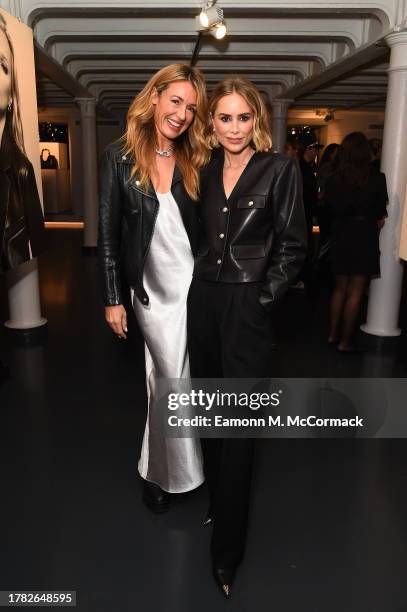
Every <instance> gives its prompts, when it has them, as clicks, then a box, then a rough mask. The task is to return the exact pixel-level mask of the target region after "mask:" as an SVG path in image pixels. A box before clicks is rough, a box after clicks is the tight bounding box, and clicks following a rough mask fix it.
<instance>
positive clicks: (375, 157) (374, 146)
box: [369, 138, 382, 172]
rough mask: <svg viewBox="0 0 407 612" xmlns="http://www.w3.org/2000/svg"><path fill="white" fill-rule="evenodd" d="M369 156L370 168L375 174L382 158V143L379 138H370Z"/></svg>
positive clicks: (378, 170)
mask: <svg viewBox="0 0 407 612" xmlns="http://www.w3.org/2000/svg"><path fill="white" fill-rule="evenodd" d="M369 147H370V154H371V160H372V166H373V168H374V169H375V170H376V172H380V164H381V157H382V141H381V140H380V138H371V139H370V140H369Z"/></svg>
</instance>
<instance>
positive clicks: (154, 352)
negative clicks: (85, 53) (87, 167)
mask: <svg viewBox="0 0 407 612" xmlns="http://www.w3.org/2000/svg"><path fill="white" fill-rule="evenodd" d="M206 121H207V102H206V93H205V82H204V78H203V75H202V74H201V72H200V71H199V70H198V69H197V68H194V67H191V66H187V65H184V64H172V65H170V66H166V67H165V68H162V69H161V70H159V71H158V72H157V73H156V74H154V75H153V77H152V78H151V79H150V80H149V81H148V83H147V84H146V86H145V87H144V89H143V90H142V91H141V92H140V93H139V94H138V95H137V96H136V98H135V99H134V101H133V103H132V104H131V106H130V108H129V111H128V115H127V129H126V133H125V134H124V136H123V138H122V139H121V141H120V142H118V143H114V144H112V145H110V146H109V147H108V148H107V149H106V151H105V152H104V155H103V158H102V163H101V172H100V216H99V242H98V251H99V262H100V269H101V272H102V279H103V288H104V302H105V315H106V320H107V322H108V324H109V325H110V327H111V328H112V330H113V331H114V333H115V334H116V335H117V337H118V338H122V339H125V338H126V336H127V315H126V310H125V307H124V305H123V303H124V301H125V300H124V298H125V295H124V292H125V286H123V284H122V282H123V281H122V273H123V276H124V279H125V285H126V286H127V287H129V288H130V294H131V300H132V304H133V308H134V312H135V314H136V317H137V321H138V324H139V327H140V330H141V332H142V334H143V337H144V341H145V366H146V382H147V394H148V416H147V424H146V428H145V432H144V439H143V444H142V450H141V457H140V460H139V464H138V468H139V472H140V475H141V477H142V478H143V479H144V490H143V499H144V502H145V503H146V505H147V506H148V507H149V508H150V510H152V511H153V512H165V511H166V510H168V507H169V500H170V497H169V493H182V492H186V491H190V490H192V489H194V488H196V487H198V486H199V485H200V484H201V483H202V482H203V479H204V478H203V471H202V461H201V449H200V444H199V440H196V439H192V438H179V439H175V438H173V439H169V438H165V436H164V433H163V431H162V428H161V427H160V410H159V406H158V405H157V404H158V397H157V379H158V378H165V379H180V378H182V379H185V378H189V360H188V352H187V341H186V299H187V294H188V289H189V285H190V283H191V279H192V270H193V253H194V252H195V250H196V244H197V240H198V207H197V203H196V200H197V198H198V193H199V170H200V168H201V167H202V166H203V165H204V164H205V163H206V162H207V160H208V157H209V149H208V147H207V145H206V144H205V140H204V128H205V126H206ZM161 418H162V415H161Z"/></svg>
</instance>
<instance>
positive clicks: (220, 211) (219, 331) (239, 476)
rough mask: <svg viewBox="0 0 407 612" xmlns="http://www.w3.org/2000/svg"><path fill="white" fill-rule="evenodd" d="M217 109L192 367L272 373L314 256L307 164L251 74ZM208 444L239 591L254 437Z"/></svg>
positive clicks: (206, 180)
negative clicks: (283, 305)
mask: <svg viewBox="0 0 407 612" xmlns="http://www.w3.org/2000/svg"><path fill="white" fill-rule="evenodd" d="M209 109H210V116H211V123H210V126H209V129H208V132H207V139H208V144H209V145H210V146H211V148H212V149H215V151H216V152H214V154H213V156H212V160H211V162H210V163H209V164H208V166H207V167H206V168H205V170H204V171H203V172H202V182H201V217H202V226H203V235H202V239H201V243H200V246H199V249H198V254H197V258H196V262H195V268H194V274H193V281H192V284H191V288H190V292H189V296H188V348H189V355H190V364H191V375H192V376H193V377H196V378H257V379H259V378H266V379H268V378H269V377H270V375H271V372H270V366H271V365H272V354H271V346H272V330H271V325H272V321H273V311H274V309H275V307H276V305H277V304H278V303H280V301H281V299H282V297H283V295H284V293H285V291H286V290H287V288H288V287H289V285H290V284H291V283H292V282H293V281H294V279H295V277H296V275H297V273H298V272H299V270H300V269H301V265H302V262H303V260H304V258H305V244H306V227H305V219H304V210H303V204H302V199H301V178H300V174H299V168H298V164H297V162H296V161H295V160H294V159H292V158H290V157H287V156H285V155H280V154H278V153H272V152H271V150H270V149H271V135H270V127H269V126H270V122H269V117H268V113H267V108H266V105H265V103H264V101H263V99H262V96H261V94H260V92H259V91H258V90H257V89H256V87H255V86H254V85H253V83H251V82H250V81H247V80H246V79H242V78H240V77H234V76H232V77H228V78H226V79H224V80H223V81H222V82H221V83H219V84H218V85H217V87H216V88H215V90H214V92H213V94H212V96H211V99H210V101H209ZM233 408H234V412H235V410H236V409H237V408H238V407H236V406H234V407H233ZM225 416H229V415H228V414H225ZM245 416H247V415H245ZM202 443H203V451H204V460H205V464H204V465H205V476H206V480H207V483H208V488H209V498H210V506H209V511H208V515H207V517H206V519H205V521H204V524H205V525H209V524H213V533H212V540H211V556H212V569H213V574H214V578H215V580H216V582H217V584H218V585H219V587H220V588H221V589H222V592H223V594H224V595H226V596H227V597H229V596H230V592H231V586H232V583H233V580H234V577H235V572H236V568H237V566H238V565H239V563H240V562H241V561H242V559H243V554H244V548H245V540H246V531H247V524H248V510H249V491H250V481H251V466H252V458H253V448H254V445H253V440H252V439H251V438H242V437H239V438H231V437H230V438H227V439H220V438H209V439H203V440H202Z"/></svg>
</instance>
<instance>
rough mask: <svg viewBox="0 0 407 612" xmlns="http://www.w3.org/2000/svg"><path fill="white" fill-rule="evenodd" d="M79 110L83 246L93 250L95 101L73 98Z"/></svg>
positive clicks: (95, 216) (95, 228)
mask: <svg viewBox="0 0 407 612" xmlns="http://www.w3.org/2000/svg"><path fill="white" fill-rule="evenodd" d="M75 102H77V103H78V104H79V107H80V109H81V131H82V168H83V211H84V222H85V228H84V233H83V246H84V247H91V248H94V247H96V245H97V233H98V159H97V147H96V112H95V107H96V100H95V99H94V98H75Z"/></svg>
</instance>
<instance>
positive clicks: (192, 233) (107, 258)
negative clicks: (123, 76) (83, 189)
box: [98, 143, 199, 306]
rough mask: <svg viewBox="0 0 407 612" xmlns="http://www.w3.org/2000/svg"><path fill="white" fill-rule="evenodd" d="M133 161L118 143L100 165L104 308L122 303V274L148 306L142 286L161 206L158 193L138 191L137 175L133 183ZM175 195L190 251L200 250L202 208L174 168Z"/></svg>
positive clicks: (173, 183)
mask: <svg viewBox="0 0 407 612" xmlns="http://www.w3.org/2000/svg"><path fill="white" fill-rule="evenodd" d="M133 164H134V160H133V159H132V158H131V157H128V156H125V155H123V151H122V147H121V145H120V144H118V143H113V144H111V145H109V146H108V147H107V148H106V149H105V151H104V153H103V156H102V159H101V165H100V190H99V195H100V207H99V238H98V259H99V267H100V271H101V275H102V287H103V298H104V303H105V305H106V306H114V305H117V304H122V303H123V294H122V283H121V273H123V275H124V278H125V281H126V283H127V284H128V285H129V286H131V287H133V288H134V291H135V294H136V296H137V297H138V299H139V300H140V301H141V302H142V303H143V304H145V305H147V304H148V303H149V297H148V295H147V293H146V291H145V289H144V287H143V269H144V262H145V260H146V257H147V254H148V251H149V248H150V243H151V239H152V236H153V231H154V225H155V221H156V218H157V214H158V209H159V202H158V198H157V196H156V194H155V192H154V189H153V188H152V187H151V186H149V188H148V190H146V191H145V190H143V189H142V188H141V187H140V184H139V180H138V176H137V175H136V176H134V177H133V179H131V180H130V173H131V169H132V166H133ZM171 193H172V195H173V196H174V199H175V201H176V202H177V204H178V207H179V209H180V212H181V217H182V220H183V222H184V225H185V229H186V232H187V234H188V237H189V241H190V244H191V250H192V253H196V250H197V246H198V224H199V218H198V205H197V203H196V202H194V201H193V200H192V199H191V198H190V197H189V196H188V194H187V192H186V191H185V188H184V183H183V181H182V176H181V173H180V171H179V170H178V168H177V167H175V171H174V176H173V180H172V185H171Z"/></svg>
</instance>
